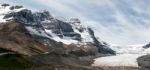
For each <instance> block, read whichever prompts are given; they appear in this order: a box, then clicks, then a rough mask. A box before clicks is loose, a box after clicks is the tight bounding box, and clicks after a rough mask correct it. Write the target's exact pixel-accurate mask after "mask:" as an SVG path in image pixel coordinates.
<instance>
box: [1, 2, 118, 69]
mask: <svg viewBox="0 0 150 70" xmlns="http://www.w3.org/2000/svg"><path fill="white" fill-rule="evenodd" d="M0 50H2V51H1V52H0V55H1V56H4V55H7V54H18V55H19V56H21V59H22V57H23V58H24V57H27V58H26V60H27V61H28V60H29V61H31V62H33V63H35V64H37V65H42V66H43V65H48V66H51V65H53V66H52V67H55V66H56V67H59V66H67V67H68V66H69V67H70V66H71V67H75V69H76V68H81V70H82V68H85V69H83V70H88V67H86V66H90V65H91V63H92V61H93V58H95V57H98V56H106V55H115V51H113V50H112V49H110V48H109V45H107V43H105V42H103V41H98V40H97V39H96V37H95V35H94V32H93V30H92V29H91V28H90V27H87V26H84V25H82V24H81V22H80V20H79V19H76V18H72V19H70V20H68V21H62V20H58V19H56V18H54V17H53V16H51V15H50V13H49V12H48V11H45V10H44V11H40V12H32V11H31V10H28V9H25V8H23V7H22V6H10V5H9V4H1V6H0ZM6 66H7V65H6ZM8 67H9V66H8ZM62 68H63V67H62Z"/></svg>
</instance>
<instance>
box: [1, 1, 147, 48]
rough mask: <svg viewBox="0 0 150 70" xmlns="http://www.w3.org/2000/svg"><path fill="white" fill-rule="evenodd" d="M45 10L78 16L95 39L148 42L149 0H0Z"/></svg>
mask: <svg viewBox="0 0 150 70" xmlns="http://www.w3.org/2000/svg"><path fill="white" fill-rule="evenodd" d="M0 2H1V3H10V4H13V5H14V4H16V5H24V7H26V8H30V9H32V10H34V11H36V10H45V9H46V10H49V11H50V13H51V14H52V15H53V16H55V17H64V18H72V17H76V18H79V19H81V21H82V23H83V24H85V25H88V26H90V27H92V28H93V29H94V30H95V33H96V36H98V37H99V39H101V40H103V41H106V42H108V43H112V44H122V45H125V44H127V45H129V44H143V43H148V42H150V0H0Z"/></svg>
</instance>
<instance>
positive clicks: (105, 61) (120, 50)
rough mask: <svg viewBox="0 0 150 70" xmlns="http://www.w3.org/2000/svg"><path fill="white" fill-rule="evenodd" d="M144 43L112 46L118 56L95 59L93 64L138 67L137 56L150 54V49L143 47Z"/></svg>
mask: <svg viewBox="0 0 150 70" xmlns="http://www.w3.org/2000/svg"><path fill="white" fill-rule="evenodd" d="M142 46H143V45H130V46H116V45H115V46H111V48H112V49H113V50H115V51H116V52H117V55H116V56H107V57H100V58H96V59H94V60H95V61H94V63H93V64H92V66H131V67H138V64H137V60H136V59H137V58H138V57H140V56H143V55H146V54H150V52H149V51H150V49H144V48H142Z"/></svg>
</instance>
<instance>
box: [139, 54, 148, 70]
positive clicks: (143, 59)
mask: <svg viewBox="0 0 150 70" xmlns="http://www.w3.org/2000/svg"><path fill="white" fill-rule="evenodd" d="M137 62H138V65H139V66H141V67H143V68H149V69H150V55H145V56H141V57H139V58H138V59H137Z"/></svg>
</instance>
